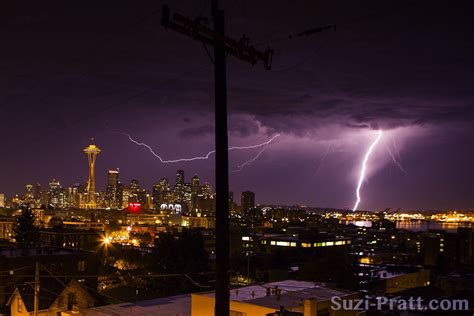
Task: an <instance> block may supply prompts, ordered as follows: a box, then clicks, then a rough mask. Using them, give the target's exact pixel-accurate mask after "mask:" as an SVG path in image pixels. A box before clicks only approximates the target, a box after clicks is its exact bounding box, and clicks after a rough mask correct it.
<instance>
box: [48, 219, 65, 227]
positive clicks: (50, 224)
mask: <svg viewBox="0 0 474 316" xmlns="http://www.w3.org/2000/svg"><path fill="white" fill-rule="evenodd" d="M63 226H64V224H63V219H62V218H61V217H59V216H53V217H51V219H50V220H49V222H48V227H49V228H54V229H58V230H59V229H61V228H63Z"/></svg>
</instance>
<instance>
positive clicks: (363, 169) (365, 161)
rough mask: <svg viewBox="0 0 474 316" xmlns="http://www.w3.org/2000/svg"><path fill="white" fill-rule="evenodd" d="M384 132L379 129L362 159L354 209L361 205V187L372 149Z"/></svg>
mask: <svg viewBox="0 0 474 316" xmlns="http://www.w3.org/2000/svg"><path fill="white" fill-rule="evenodd" d="M382 134H383V132H382V130H379V131H378V134H377V138H376V139H375V140H374V141H373V142H372V144H371V145H370V147H369V150H367V153H366V154H365V157H364V160H363V161H362V168H361V170H360V176H359V183H358V184H357V189H356V196H357V200H356V202H355V204H354V207H353V208H352V211H356V210H357V207H358V206H359V203H360V188H361V187H362V183H363V182H364V179H365V172H366V170H367V162H368V161H369V158H370V155H371V154H372V151H373V150H374V148H375V146H377V143H378V142H379V141H380V139H381V138H382Z"/></svg>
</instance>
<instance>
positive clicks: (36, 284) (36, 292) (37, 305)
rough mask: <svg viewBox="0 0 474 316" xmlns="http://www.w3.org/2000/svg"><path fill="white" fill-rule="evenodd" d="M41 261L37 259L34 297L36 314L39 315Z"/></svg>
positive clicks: (34, 313) (35, 315)
mask: <svg viewBox="0 0 474 316" xmlns="http://www.w3.org/2000/svg"><path fill="white" fill-rule="evenodd" d="M39 273H40V263H39V261H38V260H36V264H35V298H34V312H33V315H34V316H38V308H39V292H40V279H39Z"/></svg>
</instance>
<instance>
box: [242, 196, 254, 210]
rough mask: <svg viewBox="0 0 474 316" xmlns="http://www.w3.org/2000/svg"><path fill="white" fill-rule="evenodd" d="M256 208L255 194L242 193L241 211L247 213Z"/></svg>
mask: <svg viewBox="0 0 474 316" xmlns="http://www.w3.org/2000/svg"><path fill="white" fill-rule="evenodd" d="M254 207H255V193H253V192H250V191H244V192H242V194H241V196H240V209H241V211H242V212H244V213H245V212H247V211H248V210H250V209H252V208H254Z"/></svg>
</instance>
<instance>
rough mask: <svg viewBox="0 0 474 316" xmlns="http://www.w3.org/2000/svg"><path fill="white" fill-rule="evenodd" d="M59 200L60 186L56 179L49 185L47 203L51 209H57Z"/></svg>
mask: <svg viewBox="0 0 474 316" xmlns="http://www.w3.org/2000/svg"><path fill="white" fill-rule="evenodd" d="M60 199H61V184H60V183H59V181H57V180H56V179H53V180H52V181H51V182H50V183H49V191H48V203H49V204H50V205H52V206H53V207H59V205H60Z"/></svg>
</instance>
